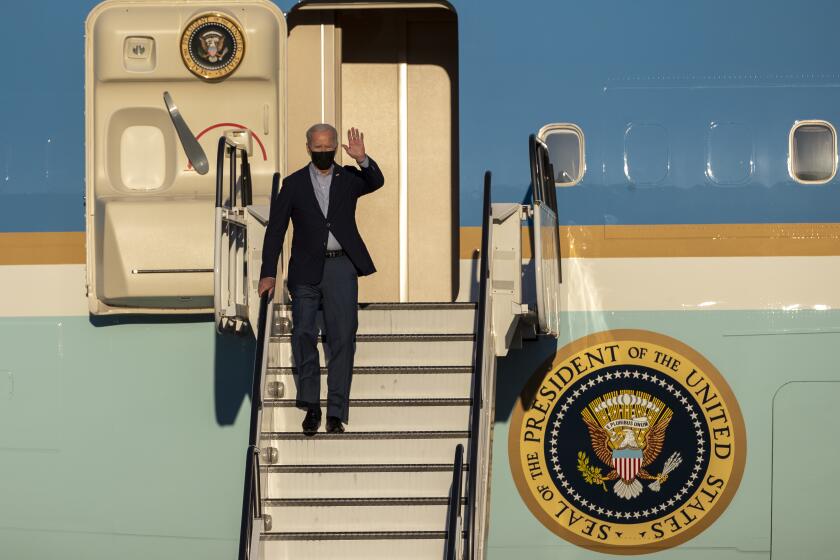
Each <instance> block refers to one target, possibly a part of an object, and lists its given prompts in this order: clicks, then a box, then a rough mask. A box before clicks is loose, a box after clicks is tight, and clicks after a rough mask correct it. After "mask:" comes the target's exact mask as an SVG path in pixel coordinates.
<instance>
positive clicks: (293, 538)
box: [260, 531, 446, 560]
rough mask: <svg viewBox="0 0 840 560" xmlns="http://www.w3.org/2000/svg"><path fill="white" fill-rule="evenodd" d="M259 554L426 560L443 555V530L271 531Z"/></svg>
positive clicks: (315, 559)
mask: <svg viewBox="0 0 840 560" xmlns="http://www.w3.org/2000/svg"><path fill="white" fill-rule="evenodd" d="M261 539H262V541H261V542H260V547H261V549H262V550H261V555H260V557H261V558H269V559H270V558H290V559H295V560H297V559H301V560H302V559H305V560H336V559H338V558H340V559H341V560H372V559H374V558H382V559H388V560H395V559H400V560H429V559H430V558H433V559H439V558H443V556H444V547H445V546H446V533H445V532H444V531H352V532H348V531H342V532H326V531H325V532H283V533H281V532H272V533H264V534H263V535H262V537H261Z"/></svg>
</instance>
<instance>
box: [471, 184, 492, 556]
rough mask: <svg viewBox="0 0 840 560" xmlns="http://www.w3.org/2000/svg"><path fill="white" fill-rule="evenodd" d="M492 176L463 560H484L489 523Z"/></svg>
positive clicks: (482, 257) (485, 218) (484, 228)
mask: <svg viewBox="0 0 840 560" xmlns="http://www.w3.org/2000/svg"><path fill="white" fill-rule="evenodd" d="M491 182H492V176H491V174H490V172H489V171H487V172H485V174H484V199H483V203H482V219H481V249H480V253H479V268H478V270H479V272H478V278H479V288H478V314H477V321H476V343H475V352H474V355H473V372H474V373H473V386H472V410H471V414H470V440H469V463H468V465H469V466H468V472H469V476H468V487H467V488H468V490H467V506H466V510H467V511H466V523H465V525H466V530H465V533H466V541H467V542H466V545H467V550H466V554H465V555H464V558H469V559H472V560H478V559H481V558H484V548H485V544H486V541H487V528H488V520H489V510H488V507H487V506H488V503H489V500H488V494H489V489H490V476H489V475H490V464H491V459H492V457H491V451H492V446H491V444H492V430H491V428H492V426H493V417H494V414H495V401H496V399H495V391H496V353H495V343H494V342H493V338H494V333H493V331H492V325H493V302H492V295H491V293H490V289H489V282H490V278H491V274H492V265H491V262H492V256H491V255H492V252H491V250H490V248H491V247H492V246H493V231H492V227H491V222H492V207H491V204H490V192H491Z"/></svg>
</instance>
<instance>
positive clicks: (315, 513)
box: [263, 497, 449, 532]
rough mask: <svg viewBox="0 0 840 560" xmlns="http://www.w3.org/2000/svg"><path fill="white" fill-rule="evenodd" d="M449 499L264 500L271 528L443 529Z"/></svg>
mask: <svg viewBox="0 0 840 560" xmlns="http://www.w3.org/2000/svg"><path fill="white" fill-rule="evenodd" d="M448 507H449V499H448V498H428V497H423V498H393V499H392V498H379V499H373V498H363V499H346V498H345V499H316V500H309V499H304V500H268V499H266V500H263V511H264V512H265V514H267V515H270V516H271V522H272V527H275V528H282V529H283V530H285V531H289V532H303V531H306V530H311V529H312V528H313V527H317V528H318V529H320V530H323V531H328V532H346V531H445V530H446V513H447V510H448Z"/></svg>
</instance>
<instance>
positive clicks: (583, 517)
mask: <svg viewBox="0 0 840 560" xmlns="http://www.w3.org/2000/svg"><path fill="white" fill-rule="evenodd" d="M509 455H510V466H511V470H512V472H513V476H514V479H515V481H516V485H517V488H518V490H519V493H520V494H521V495H522V498H523V499H524V501H525V503H526V504H527V506H528V508H529V509H530V510H531V512H532V513H533V514H534V515H535V516H536V517H537V518H538V519H539V520H540V521H541V522H542V523H543V525H545V526H546V527H547V528H548V529H550V530H551V531H553V532H554V533H556V534H557V535H559V536H561V537H563V538H564V539H566V540H569V541H571V542H573V543H575V544H578V545H581V546H585V547H587V548H592V549H595V550H599V551H601V552H608V553H612V554H643V553H648V552H655V551H657V550H662V549H664V548H668V547H671V546H675V545H677V544H680V543H683V542H685V541H687V540H689V539H691V538H692V537H694V536H695V535H697V534H698V533H700V532H701V531H703V530H704V529H705V528H707V527H708V526H709V525H711V524H712V523H713V522H714V520H715V519H716V518H717V517H718V516H719V515H720V514H721V513H722V512H723V510H724V509H726V507H727V505H728V504H729V502H730V501H731V499H732V497H733V495H734V494H735V492H736V490H737V489H738V485H739V483H740V481H741V476H742V474H743V470H744V462H745V458H746V434H745V430H744V422H743V418H742V417H741V412H740V409H739V407H738V403H737V401H736V400H735V396H734V395H733V393H732V391H731V390H730V388H729V386H728V385H727V383H726V381H725V380H724V379H723V377H722V376H721V375H720V373H719V372H718V371H717V369H716V368H715V367H714V366H713V365H712V364H711V363H710V362H709V361H708V360H706V359H705V358H704V357H703V356H702V355H700V354H699V353H698V352H696V351H695V350H694V349H692V348H690V347H689V346H687V345H685V344H683V343H682V342H680V341H678V340H675V339H673V338H670V337H667V336H664V335H661V334H657V333H653V332H650V331H642V330H615V331H608V332H603V333H598V334H594V335H590V336H587V337H585V338H582V339H580V340H578V341H575V342H573V343H571V344H569V345H568V346H566V347H564V348H562V349H561V350H559V351H558V352H557V354H556V355H555V356H554V357H553V358H552V359H551V360H549V361H548V362H547V363H546V364H544V365H543V366H542V367H541V368H540V369H539V370H538V371H537V372H536V373H535V375H534V377H533V378H532V379H531V381H530V383H529V384H528V386H527V387H526V389H525V390H524V391H523V393H522V395H521V396H520V399H519V401H518V402H517V405H516V407H515V409H514V414H513V417H512V419H511V425H510V435H509Z"/></svg>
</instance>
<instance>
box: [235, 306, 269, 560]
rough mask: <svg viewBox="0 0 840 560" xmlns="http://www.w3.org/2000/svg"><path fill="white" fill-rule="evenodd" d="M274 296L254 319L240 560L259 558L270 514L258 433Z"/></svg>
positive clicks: (260, 422) (261, 307)
mask: <svg viewBox="0 0 840 560" xmlns="http://www.w3.org/2000/svg"><path fill="white" fill-rule="evenodd" d="M273 308H274V305H273V296H270V295H269V294H267V293H266V294H263V296H262V297H261V298H260V306H259V318H258V320H257V333H256V334H257V344H256V349H255V351H254V368H253V380H252V383H251V420H250V429H249V435H248V450H247V453H246V458H245V482H244V490H243V493H242V494H243V497H242V519H241V528H240V533H239V557H238V558H239V560H256V559H257V558H259V544H260V533H261V532H262V530H263V529H266V528H269V527H270V526H271V520H270V518H269V516H267V515H265V514H264V512H263V502H262V482H263V481H262V480H261V474H260V451H261V450H260V448H259V437H260V428H261V426H262V413H263V394H264V391H265V372H266V369H267V367H268V345H269V342H270V337H269V336H268V332H267V331H268V329H269V328H270V327H269V326H270V325H271V324H272V322H273Z"/></svg>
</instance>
